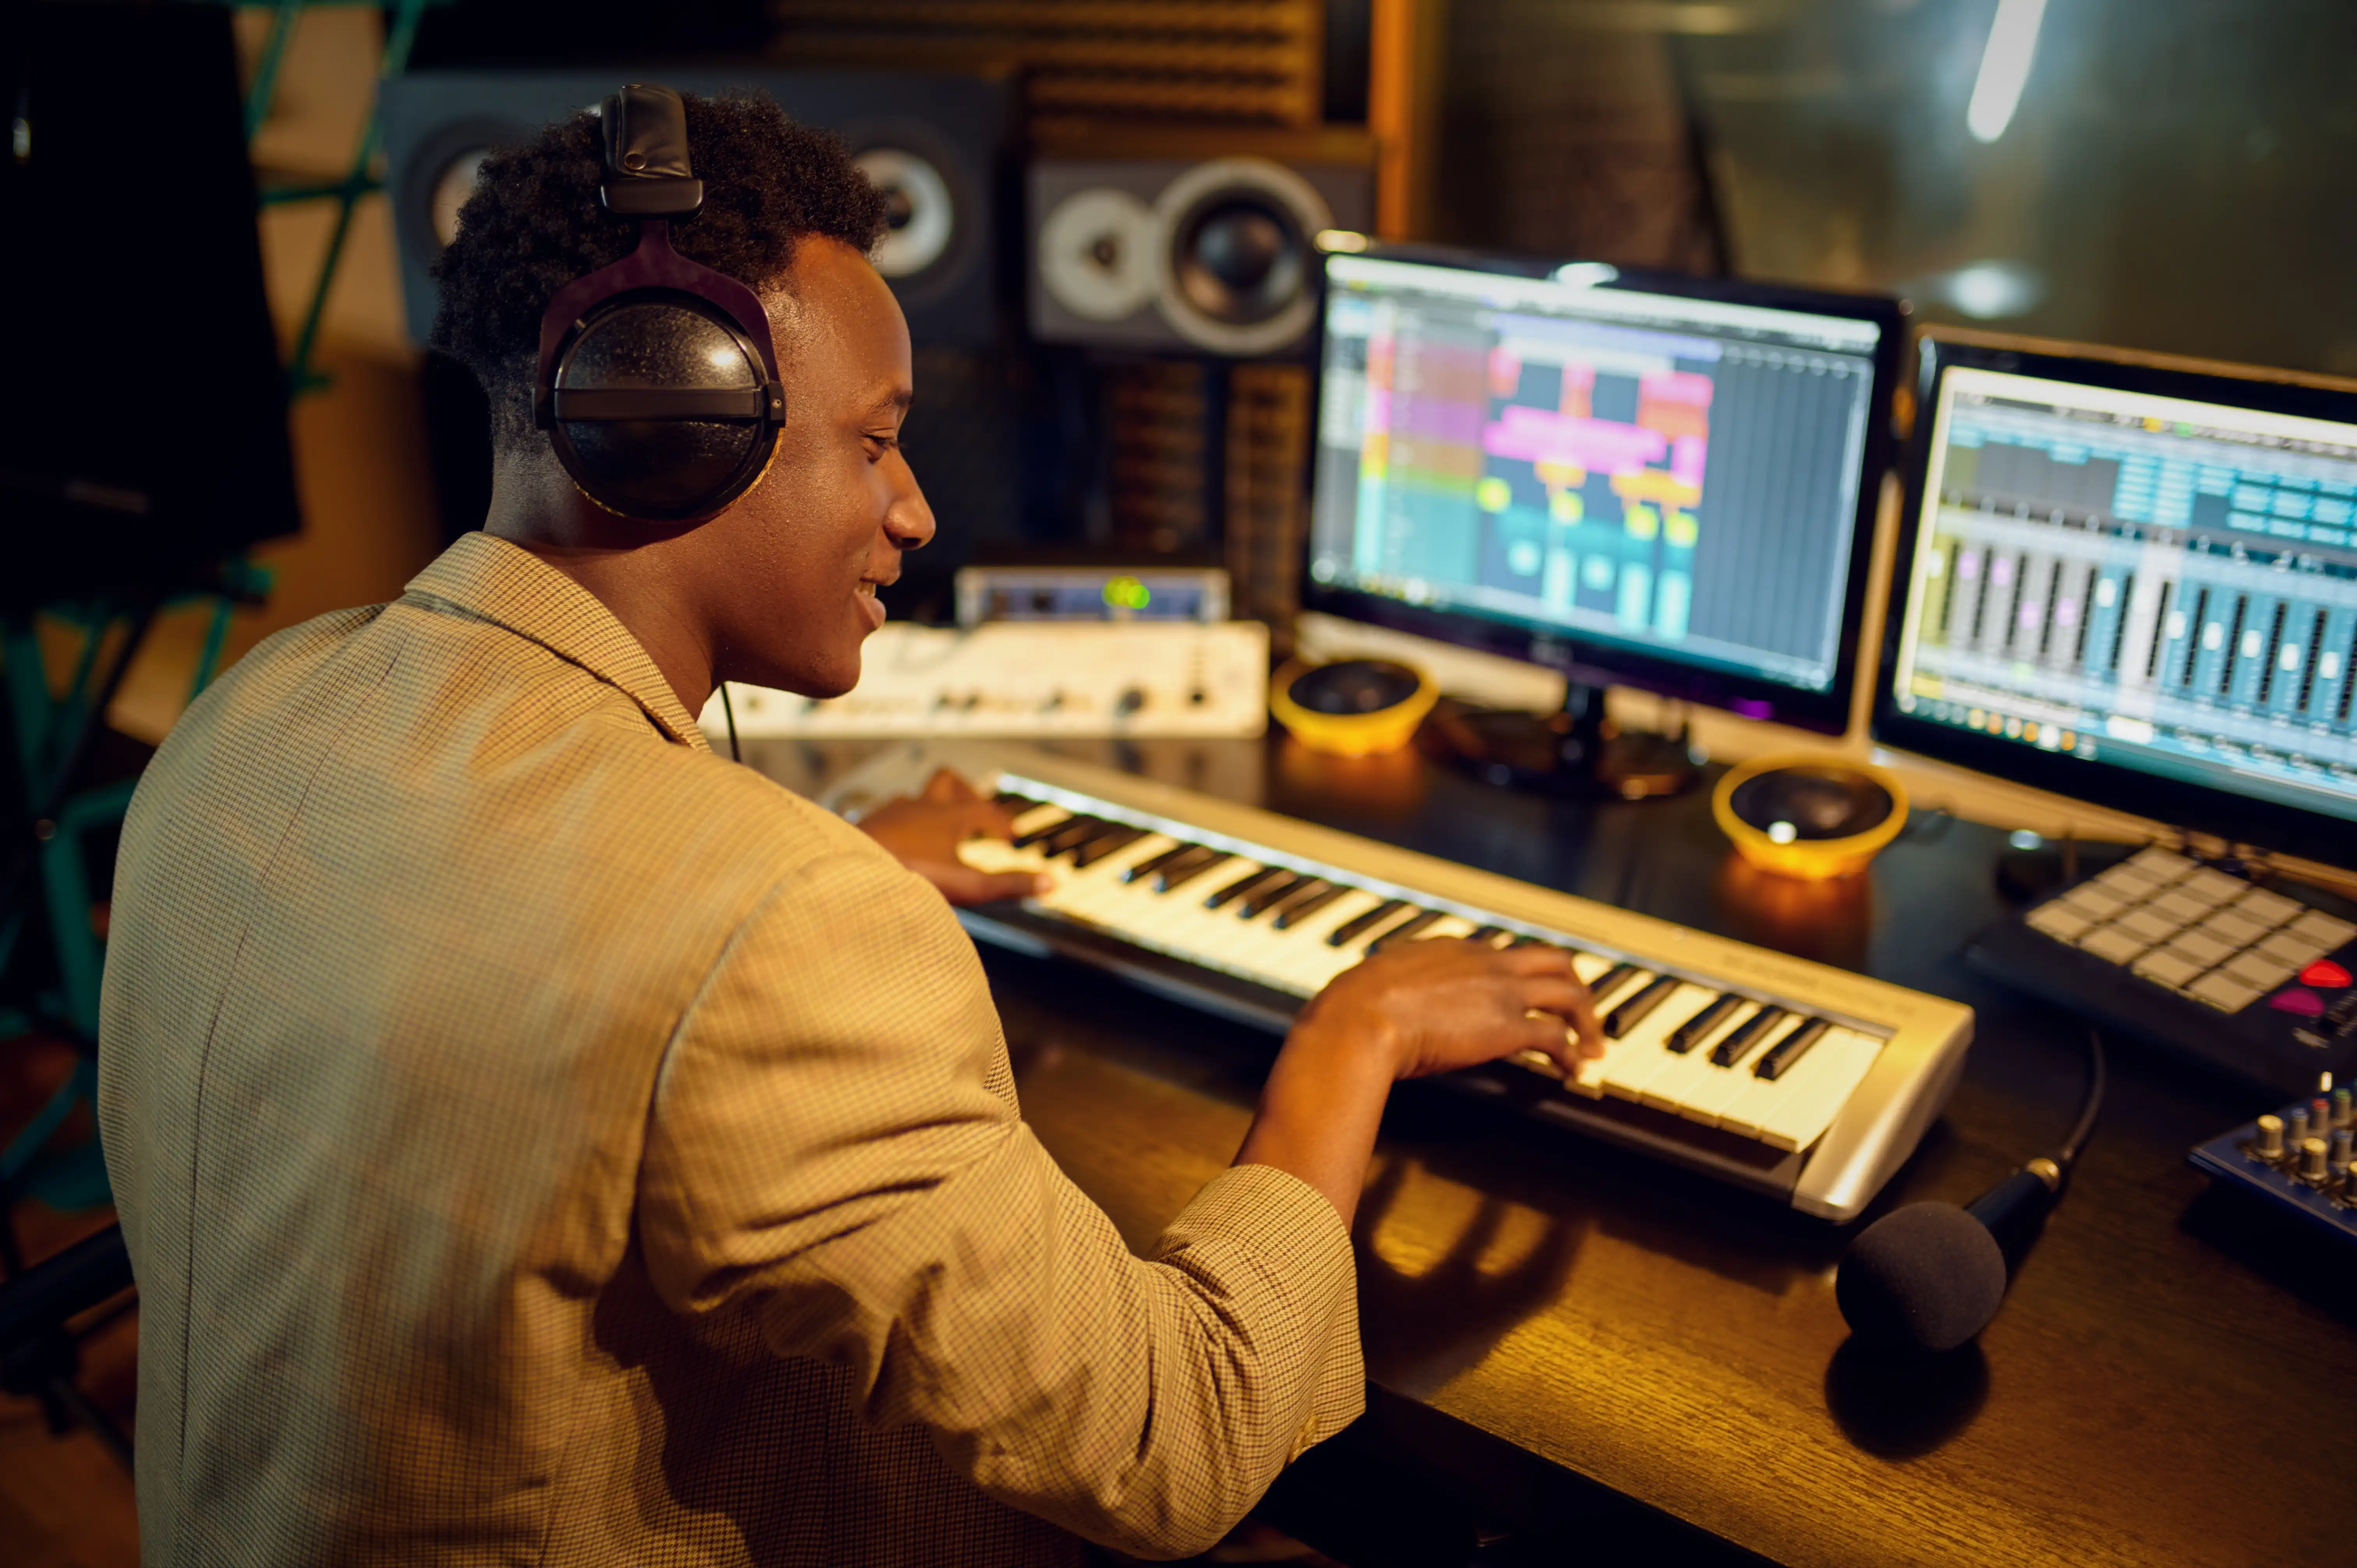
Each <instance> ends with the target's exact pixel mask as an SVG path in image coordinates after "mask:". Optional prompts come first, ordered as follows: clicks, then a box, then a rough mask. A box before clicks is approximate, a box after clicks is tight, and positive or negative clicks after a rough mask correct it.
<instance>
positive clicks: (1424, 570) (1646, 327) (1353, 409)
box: [1311, 268, 1872, 686]
mask: <svg viewBox="0 0 2357 1568" xmlns="http://www.w3.org/2000/svg"><path fill="white" fill-rule="evenodd" d="M1425 274H1429V275H1428V276H1427V275H1425ZM1447 276H1448V274H1442V273H1440V272H1439V271H1438V269H1428V268H1394V270H1393V272H1392V273H1387V274H1383V275H1382V277H1381V278H1379V279H1378V280H1377V281H1378V282H1379V283H1380V284H1381V285H1382V286H1381V287H1376V286H1372V285H1371V286H1369V287H1367V288H1365V289H1363V290H1359V291H1346V292H1343V293H1340V294H1338V295H1336V296H1335V297H1334V298H1332V299H1331V300H1329V306H1328V323H1327V338H1328V341H1327V353H1328V359H1329V364H1328V368H1327V371H1326V398H1325V406H1324V408H1323V410H1322V412H1321V417H1320V424H1321V430H1320V433H1319V458H1318V463H1319V481H1320V482H1319V485H1318V494H1319V502H1318V512H1319V516H1318V525H1317V527H1316V529H1315V530H1314V533H1313V553H1312V562H1311V572H1312V575H1313V577H1315V579H1316V580H1317V581H1319V582H1321V583H1329V584H1339V585H1347V586H1351V587H1356V588H1359V589H1361V590H1364V591H1368V592H1372V593H1376V594H1381V595H1383V596H1390V597H1396V598H1400V599H1404V600H1406V601H1408V602H1411V603H1420V604H1431V605H1436V606H1448V607H1459V608H1465V609H1470V610H1473V611H1476V612H1477V613H1484V614H1489V615H1492V616H1497V617H1500V618H1510V619H1512V620H1515V621H1518V622H1522V623H1525V624H1531V625H1535V626H1555V627H1561V628H1565V629H1566V631H1569V632H1572V633H1574V634H1582V633H1585V634H1591V635H1595V634H1600V635H1604V636H1608V637H1611V638H1615V639H1625V640H1627V641H1629V642H1631V643H1634V644H1641V645H1642V644H1651V645H1652V646H1654V647H1658V648H1662V649H1664V650H1670V649H1674V650H1676V651H1677V653H1678V655H1679V656H1680V657H1681V658H1687V659H1700V660H1721V661H1724V662H1727V663H1729V664H1733V665H1738V666H1740V667H1746V668H1758V669H1773V670H1775V671H1778V672H1779V673H1780V678H1781V679H1786V680H1796V681H1798V682H1801V683H1803V684H1808V685H1813V686H1822V685H1824V683H1825V682H1829V681H1830V680H1831V677H1832V670H1833V666H1834V662H1835V660H1834V654H1833V650H1832V647H1831V644H1832V642H1833V639H1834V637H1835V632H1836V630H1837V626H1838V619H1839V609H1840V605H1839V596H1838V593H1837V592H1835V589H1836V588H1837V586H1838V585H1840V584H1841V583H1842V582H1843V581H1845V580H1846V560H1845V559H1843V558H1842V556H1841V554H1840V552H1841V551H1842V550H1843V549H1844V547H1845V542H1846V537H1847V535H1846V530H1845V527H1844V526H1843V520H1844V519H1846V517H1847V515H1848V514H1849V511H1850V510H1852V509H1854V508H1855V506H1856V504H1857V489H1856V481H1855V478H1846V475H1847V474H1848V471H1849V470H1850V469H1852V468H1854V467H1856V459H1857V452H1858V449H1859V443H1860V441H1861V439H1862V437H1863V433H1864V422H1865V418H1866V413H1867V406H1866V405H1867V400H1868V396H1869V392H1870V387H1871V381H1872V360H1871V339H1870V337H1869V338H1867V339H1866V340H1864V341H1861V342H1859V343H1857V344H1856V345H1855V346H1853V344H1852V343H1850V342H1848V341H1846V340H1835V339H1830V338H1823V337H1812V336H1811V335H1810V334H1811V332H1813V331H1820V330H1821V329H1822V328H1824V327H1825V326H1826V325H1827V324H1826V323H1824V322H1823V321H1821V320H1817V319H1816V318H1812V317H1792V324H1791V325H1788V326H1787V329H1786V330H1784V331H1782V332H1781V333H1780V332H1778V331H1776V330H1774V329H1772V326H1771V325H1769V324H1761V325H1758V326H1752V325H1749V324H1747V325H1746V326H1744V327H1741V328H1737V327H1731V326H1729V325H1728V324H1727V323H1726V322H1725V321H1723V320H1720V319H1718V318H1717V317H1712V316H1710V315H1709V314H1708V313H1703V314H1700V315H1696V316H1695V317H1693V319H1691V320H1686V321H1681V320H1679V319H1677V318H1676V302H1675V301H1673V300H1668V299H1662V300H1657V301H1656V302H1655V303H1656V304H1657V305H1658V306H1660V307H1661V311H1662V316H1661V317H1660V318H1659V319H1655V320H1648V321H1643V322H1637V321H1630V320H1600V319H1595V318H1593V317H1586V316H1582V315H1580V314H1578V311H1579V309H1580V307H1581V306H1583V305H1584V304H1586V305H1592V304H1594V303H1595V302H1594V300H1593V299H1592V298H1586V299H1584V298H1583V297H1582V296H1581V295H1579V294H1578V293H1577V291H1560V290H1559V291H1557V294H1558V295H1559V296H1560V297H1559V298H1557V299H1552V300H1551V299H1549V298H1548V297H1547V296H1546V295H1544V293H1543V292H1542V293H1532V294H1529V295H1526V296H1523V297H1514V298H1504V297H1499V296H1483V297H1460V296H1459V295H1455V294H1452V293H1450V292H1449V289H1450V287H1451V286H1452V285H1450V284H1449V283H1448V282H1445V281H1442V282H1436V281H1431V280H1432V279H1433V278H1439V279H1444V280H1445V279H1446V278H1447ZM1403 280H1405V281H1403ZM1346 281H1347V280H1346ZM1539 286H1540V285H1533V287H1534V288H1538V287H1539ZM1550 306H1556V307H1557V308H1550ZM1759 314H1760V315H1761V316H1763V317H1764V316H1766V315H1767V314H1768V313H1765V312H1761V313H1759ZM1792 326H1800V327H1805V328H1808V330H1793V329H1792Z"/></svg>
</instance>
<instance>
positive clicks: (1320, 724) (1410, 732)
mask: <svg viewBox="0 0 2357 1568" xmlns="http://www.w3.org/2000/svg"><path fill="white" fill-rule="evenodd" d="M1439 697H1440V688H1439V687H1437V686H1436V685H1434V684H1433V683H1432V677H1430V676H1429V675H1426V674H1425V673H1424V672H1422V671H1418V670H1413V669H1410V668H1409V667H1408V666H1407V665H1405V664H1395V663H1394V662H1392V661H1391V660H1388V659H1343V660H1336V661H1335V662H1334V663H1331V664H1315V665H1312V664H1302V663H1299V662H1295V663H1291V664H1287V665H1286V666H1285V667H1284V668H1282V669H1280V670H1279V671H1277V672H1276V673H1275V675H1274V676H1272V677H1271V678H1270V680H1269V684H1268V711H1269V712H1270V713H1271V714H1274V715H1275V718H1276V722H1277V723H1279V724H1281V725H1284V726H1285V727H1286V730H1288V731H1290V732H1291V734H1292V736H1293V737H1294V738H1295V739H1296V740H1298V741H1299V742H1301V744H1302V745H1304V746H1308V747H1309V749H1310V750H1312V751H1323V752H1329V753H1331V754H1333V755H1334V756H1337V757H1369V756H1372V755H1373V754H1374V753H1376V752H1382V751H1397V750H1398V749H1399V748H1400V747H1402V746H1405V745H1406V744H1407V743H1408V741H1409V739H1410V738H1411V737H1413V736H1415V726H1416V725H1420V724H1422V723H1423V722H1424V715H1425V714H1428V713H1430V712H1432V704H1433V703H1435V702H1437V701H1438V700H1439Z"/></svg>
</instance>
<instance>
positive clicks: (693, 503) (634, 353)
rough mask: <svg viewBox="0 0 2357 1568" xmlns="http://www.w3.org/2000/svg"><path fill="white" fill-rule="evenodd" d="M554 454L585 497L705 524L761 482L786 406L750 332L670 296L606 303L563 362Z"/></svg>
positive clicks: (576, 335) (553, 401) (627, 512)
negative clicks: (771, 381) (706, 519)
mask: <svg viewBox="0 0 2357 1568" xmlns="http://www.w3.org/2000/svg"><path fill="white" fill-rule="evenodd" d="M543 394H544V398H545V399H546V403H547V417H546V418H545V419H544V424H546V425H547V426H548V431H549V439H550V443H551V445H552V446H554V448H555V451H556V457H557V461H558V462H560V463H562V464H563V465H564V467H565V472H566V473H567V474H568V475H570V476H571V477H572V479H573V482H574V483H575V484H576V486H578V487H579V488H580V490H581V492H582V493H583V494H584V495H586V496H587V497H588V498H589V499H591V500H593V501H595V502H597V504H598V505H599V506H601V507H604V508H605V509H606V510H608V511H613V512H618V513H619V514H621V515H622V516H624V517H631V518H639V519H642V520H645V521H653V522H671V521H686V520H689V519H694V518H702V517H708V516H710V515H711V514H712V513H714V512H716V511H718V510H721V509H722V508H723V507H726V506H727V505H728V504H729V503H730V502H732V501H734V500H736V499H737V498H738V497H739V496H742V495H743V494H744V493H745V492H746V491H747V490H749V489H752V488H753V486H754V485H755V484H756V483H757V482H759V479H760V478H761V475H762V473H763V472H764V471H765V470H766V469H767V468H768V467H769V463H770V456H771V455H772V454H773V453H774V452H775V450H776V447H777V437H778V427H779V424H780V423H781V422H782V413H783V403H782V402H781V401H780V399H779V397H778V395H777V389H776V388H775V387H774V386H772V385H771V384H770V378H769V375H768V373H767V371H766V370H765V369H764V367H763V363H762V357H761V354H760V352H759V349H756V348H755V346H754V345H753V343H752V342H751V340H750V339H749V338H747V337H746V335H745V333H744V331H743V330H742V329H741V328H738V327H737V324H736V323H735V322H734V321H732V320H730V319H729V318H728V317H726V315H725V314H723V313H722V312H720V311H719V310H718V309H717V308H716V307H715V306H712V305H710V304H708V303H707V302H706V301H705V300H703V299H701V298H699V297H697V296H695V295H689V294H686V293H684V292H683V291H679V290H673V289H654V290H641V291H638V292H635V293H631V294H625V295H618V296H616V297H615V298H613V299H610V300H608V301H606V302H604V303H602V304H600V305H598V306H596V307H595V308H593V309H592V310H591V311H590V312H589V313H588V314H587V316H585V317H583V318H582V319H581V320H580V322H579V323H578V324H576V326H575V328H573V329H572V331H571V332H570V333H569V334H568V335H567V338H566V339H565V343H564V345H563V346H562V348H561V349H559V350H558V353H557V357H556V361H555V365H554V373H553V374H552V376H551V378H550V384H549V385H548V386H546V387H545V388H544V389H543Z"/></svg>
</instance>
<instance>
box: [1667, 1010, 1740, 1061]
mask: <svg viewBox="0 0 2357 1568" xmlns="http://www.w3.org/2000/svg"><path fill="white" fill-rule="evenodd" d="M1742 1005H1743V998H1742V997H1740V996H1721V997H1719V998H1718V999H1717V1001H1715V1002H1713V1003H1711V1004H1709V1005H1708V1006H1706V1007H1705V1008H1704V1009H1703V1010H1702V1011H1701V1012H1699V1013H1697V1014H1695V1015H1694V1016H1693V1017H1691V1018H1689V1019H1687V1020H1686V1021H1685V1022H1684V1023H1683V1024H1681V1025H1679V1026H1677V1027H1676V1028H1674V1029H1672V1030H1671V1031H1670V1037H1669V1039H1668V1041H1667V1042H1666V1043H1667V1044H1668V1046H1669V1047H1670V1049H1672V1050H1674V1051H1675V1052H1677V1053H1678V1054H1679V1055H1680V1056H1684V1055H1685V1053H1686V1052H1688V1051H1690V1050H1692V1049H1694V1048H1695V1047H1696V1046H1698V1045H1700V1044H1702V1042H1703V1038H1704V1036H1707V1035H1708V1034H1709V1033H1710V1032H1711V1031H1712V1030H1713V1029H1716V1028H1717V1027H1718V1026H1720V1025H1721V1024H1724V1023H1726V1022H1727V1015H1728V1014H1730V1013H1732V1012H1734V1011H1735V1010H1736V1009H1737V1008H1738V1007H1740V1006H1742Z"/></svg>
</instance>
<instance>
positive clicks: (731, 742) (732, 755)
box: [720, 681, 745, 762]
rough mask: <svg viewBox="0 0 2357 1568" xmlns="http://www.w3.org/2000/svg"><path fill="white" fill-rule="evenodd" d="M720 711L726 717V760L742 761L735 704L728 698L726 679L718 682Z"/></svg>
mask: <svg viewBox="0 0 2357 1568" xmlns="http://www.w3.org/2000/svg"><path fill="white" fill-rule="evenodd" d="M720 711H721V712H722V713H723V714H726V715H727V718H728V760H729V761H731V762H742V761H744V760H745V758H744V757H743V755H742V754H741V753H739V752H738V751H737V704H736V703H732V702H730V701H729V700H728V682H726V681H723V682H720Z"/></svg>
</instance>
